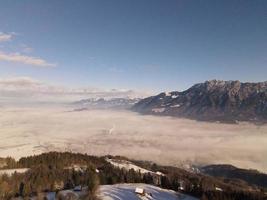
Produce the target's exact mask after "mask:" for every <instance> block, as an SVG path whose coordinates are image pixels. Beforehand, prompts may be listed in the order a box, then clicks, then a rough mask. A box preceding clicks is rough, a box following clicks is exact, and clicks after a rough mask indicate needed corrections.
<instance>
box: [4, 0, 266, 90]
mask: <svg viewBox="0 0 267 200" xmlns="http://www.w3.org/2000/svg"><path fill="white" fill-rule="evenodd" d="M0 32H1V33H0V74H1V75H0V77H1V78H2V77H31V78H33V79H37V80H41V81H45V82H49V83H54V84H61V85H66V86H71V87H84V86H91V87H100V88H128V89H135V90H152V91H166V90H182V89H186V88H188V87H189V86H191V85H192V84H194V83H197V82H202V81H205V80H209V79H223V80H237V79H238V80H241V81H265V80H266V77H267V75H266V74H267V66H266V63H267V1H265V0H242V1H240V0H224V1H221V0H205V1H197V0H168V1H166V0H131V1H130V0H94V1H89V0H88V1H86V0H84V1H82V0H80V1H75V0H72V1H70V0H64V1H60V0H55V1H54V0H53V1H52V0H45V1H44V0H43V1H41V0H24V1H21V0H13V1H9V0H2V1H1V2H0Z"/></svg>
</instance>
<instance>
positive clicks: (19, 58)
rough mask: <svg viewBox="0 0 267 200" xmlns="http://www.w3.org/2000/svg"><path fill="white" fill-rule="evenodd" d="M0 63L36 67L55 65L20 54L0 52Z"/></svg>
mask: <svg viewBox="0 0 267 200" xmlns="http://www.w3.org/2000/svg"><path fill="white" fill-rule="evenodd" d="M0 61H7V62H16V63H22V64H28V65H33V66H37V67H55V66H56V64H54V63H49V62H47V61H46V60H43V59H41V58H37V57H32V56H26V55H21V54H20V53H12V54H7V53H4V52H0Z"/></svg>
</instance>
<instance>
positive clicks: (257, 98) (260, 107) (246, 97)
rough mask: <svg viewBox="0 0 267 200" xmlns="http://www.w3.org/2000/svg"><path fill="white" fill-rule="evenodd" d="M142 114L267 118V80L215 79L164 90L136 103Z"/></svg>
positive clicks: (233, 119) (230, 119)
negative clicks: (178, 90)
mask: <svg viewBox="0 0 267 200" xmlns="http://www.w3.org/2000/svg"><path fill="white" fill-rule="evenodd" d="M132 110H133V111H137V112H140V113H142V114H152V115H167V116H176V117H186V118H191V119H196V120H204V121H222V122H236V121H252V122H259V123H262V122H266V121H267V82H260V83H241V82H239V81H219V80H211V81H206V82H204V83H199V84H196V85H194V86H192V87H191V88H189V89H188V90H185V91H183V92H177V91H174V92H169V93H160V94H159V95H156V96H151V97H148V98H145V99H143V100H141V101H139V102H138V103H136V104H135V105H134V106H133V107H132Z"/></svg>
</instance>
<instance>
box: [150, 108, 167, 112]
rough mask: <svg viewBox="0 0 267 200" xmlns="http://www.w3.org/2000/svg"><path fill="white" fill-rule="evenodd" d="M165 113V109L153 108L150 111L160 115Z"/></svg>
mask: <svg viewBox="0 0 267 200" xmlns="http://www.w3.org/2000/svg"><path fill="white" fill-rule="evenodd" d="M164 111H165V108H153V109H152V112H155V113H162V112H164Z"/></svg>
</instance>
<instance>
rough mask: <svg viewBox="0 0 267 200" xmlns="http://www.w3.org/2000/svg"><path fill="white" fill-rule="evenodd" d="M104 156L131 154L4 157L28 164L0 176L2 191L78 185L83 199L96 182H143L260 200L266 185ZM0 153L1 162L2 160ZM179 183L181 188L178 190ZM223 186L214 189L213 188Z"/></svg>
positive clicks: (7, 195)
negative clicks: (125, 163) (118, 162)
mask: <svg viewBox="0 0 267 200" xmlns="http://www.w3.org/2000/svg"><path fill="white" fill-rule="evenodd" d="M107 158H112V159H123V160H129V159H127V158H124V157H119V156H116V157H114V156H103V157H96V156H90V155H86V154H80V153H71V152H63V153H59V152H49V153H43V154H40V155H36V156H29V157H23V158H21V159H19V160H18V161H15V160H14V159H12V158H6V159H5V165H3V164H2V166H1V168H2V169H12V168H29V170H28V171H27V172H26V173H24V174H19V173H14V174H12V175H11V176H8V175H5V174H4V175H2V176H0V197H1V199H3V200H9V199H12V198H14V197H23V198H24V199H27V198H28V197H31V196H41V194H43V193H45V192H51V191H54V192H58V191H61V190H65V189H73V188H74V187H75V186H82V187H84V188H86V189H87V193H86V195H85V196H84V197H83V199H84V200H96V199H97V197H96V193H97V188H98V186H99V185H101V184H116V183H147V184H152V185H156V186H159V187H162V188H166V189H172V190H175V191H179V192H183V193H185V194H190V195H192V196H195V197H198V198H200V199H201V200H207V199H209V200H210V199H211V200H212V199H216V200H232V199H233V200H246V199H249V200H264V199H267V197H266V195H265V193H264V192H265V189H264V188H260V187H256V186H251V185H249V184H247V183H246V182H242V181H238V180H228V179H225V180H224V179H219V178H214V177H211V176H206V175H203V174H198V173H192V172H188V171H186V170H184V169H180V168H176V167H170V166H160V165H157V164H155V163H152V162H146V161H134V160H129V161H131V162H133V163H135V164H136V165H138V166H141V167H143V168H145V169H148V170H151V171H153V172H156V171H160V172H162V173H163V174H164V175H156V174H155V173H144V174H143V173H141V172H140V171H135V170H134V169H130V170H126V169H123V168H118V167H115V166H113V165H112V164H110V163H109V162H107ZM3 161H4V160H3V159H2V163H3ZM181 184H182V186H183V190H182V191H181V190H179V188H180V187H181ZM216 187H218V188H221V189H222V191H217V190H216V189H215V188H216Z"/></svg>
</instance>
